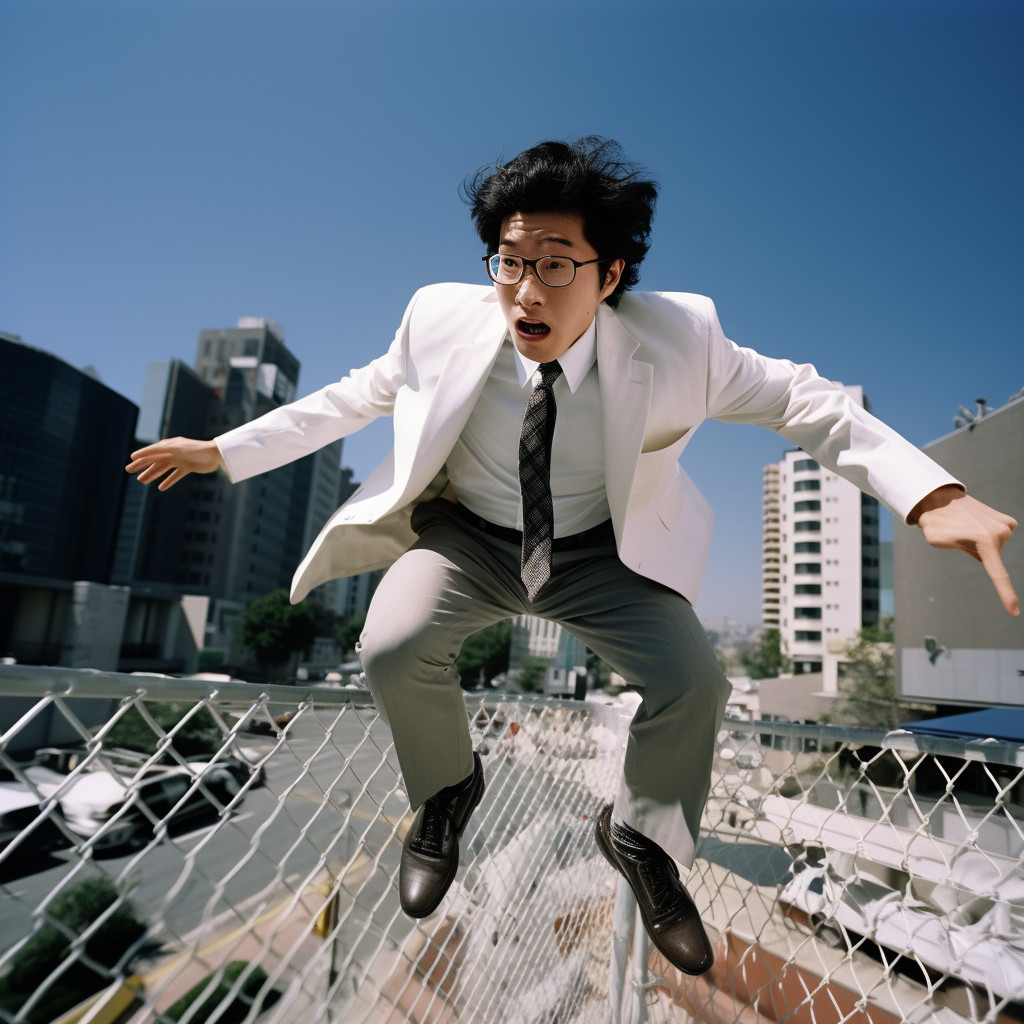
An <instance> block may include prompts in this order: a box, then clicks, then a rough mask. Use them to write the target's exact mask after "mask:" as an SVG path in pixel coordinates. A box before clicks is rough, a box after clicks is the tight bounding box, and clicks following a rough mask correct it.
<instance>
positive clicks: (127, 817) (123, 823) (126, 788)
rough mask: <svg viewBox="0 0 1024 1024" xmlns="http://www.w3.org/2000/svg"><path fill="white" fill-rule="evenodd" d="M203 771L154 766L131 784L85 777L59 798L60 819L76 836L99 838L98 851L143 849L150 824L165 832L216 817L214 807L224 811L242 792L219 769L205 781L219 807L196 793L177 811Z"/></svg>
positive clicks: (98, 775)
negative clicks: (166, 828) (161, 825)
mask: <svg viewBox="0 0 1024 1024" xmlns="http://www.w3.org/2000/svg"><path fill="white" fill-rule="evenodd" d="M205 767H206V765H204V764H196V765H194V766H190V767H189V768H188V769H186V768H183V767H180V766H176V767H172V768H167V767H161V766H156V767H153V768H151V769H149V771H147V772H146V774H145V775H144V776H143V777H142V779H141V780H139V781H137V782H135V783H134V784H130V782H129V780H128V779H127V778H122V777H121V776H118V775H114V774H112V773H111V772H108V771H102V770H101V771H91V772H86V773H85V774H83V775H82V776H81V778H79V779H77V780H76V781H75V782H74V783H73V784H72V786H71V787H70V788H69V789H68V791H67V792H66V793H65V794H64V795H63V796H62V797H61V798H60V807H61V811H63V813H64V820H65V821H66V822H67V823H68V826H69V827H70V828H71V830H72V831H74V832H77V833H78V835H80V836H84V837H85V838H91V837H92V836H95V835H97V834H99V835H98V838H97V840H96V842H95V844H94V849H96V850H111V849H117V848H121V847H131V846H141V845H143V844H144V843H146V842H147V841H148V840H149V839H150V838H151V837H152V835H153V831H154V828H155V823H154V820H155V821H166V823H167V825H168V826H169V827H172V828H177V827H179V826H181V825H184V824H188V823H190V822H194V821H201V820H206V819H209V818H212V817H216V815H217V814H218V813H219V812H220V809H221V808H220V807H218V806H217V803H219V804H220V805H221V806H224V805H226V804H228V803H229V802H230V801H231V799H232V798H233V797H234V796H235V795H236V794H237V793H238V791H239V789H240V788H241V786H240V785H239V782H238V779H237V778H236V777H235V775H234V774H233V773H232V772H231V771H230V770H229V769H228V768H226V767H224V766H222V765H217V766H215V767H214V768H213V769H212V770H211V771H209V772H207V773H206V774H205V775H204V776H203V785H204V787H205V789H206V790H207V792H208V793H209V794H210V796H211V797H212V798H213V800H214V801H216V802H217V803H214V802H212V801H211V800H210V799H209V798H208V797H207V795H206V794H205V793H204V792H203V790H202V789H201V788H196V790H195V791H194V792H193V793H192V794H191V795H190V796H189V797H188V799H187V800H186V801H185V803H184V804H182V805H181V806H180V807H177V806H176V805H177V804H178V803H179V801H180V800H181V798H182V797H183V796H184V795H185V793H186V792H187V791H188V789H189V787H190V786H191V785H192V783H193V782H194V780H195V776H196V774H198V773H199V772H200V771H202V769H203V768H205ZM125 805H129V806H128V809H127V810H125V811H124V813H123V814H121V815H120V817H118V818H117V820H116V822H113V824H108V823H110V822H111V819H112V818H114V817H115V816H116V815H118V813H119V812H120V811H122V809H123V808H124V807H125ZM143 808H145V809H143ZM175 808H176V809H175ZM172 810H173V813H172ZM146 811H149V812H150V813H149V814H147V813H146Z"/></svg>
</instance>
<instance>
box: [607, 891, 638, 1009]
mask: <svg viewBox="0 0 1024 1024" xmlns="http://www.w3.org/2000/svg"><path fill="white" fill-rule="evenodd" d="M636 916H637V914H636V897H635V896H634V895H633V890H632V889H631V888H630V887H629V883H628V882H627V881H626V880H625V878H623V877H622V876H621V875H620V876H619V880H618V884H617V885H616V887H615V920H614V924H613V926H612V958H611V959H612V962H611V969H610V970H609V972H608V1002H609V1004H610V1005H611V1016H610V1018H609V1019H610V1020H611V1024H622V992H623V989H624V988H625V987H626V970H627V969H628V967H629V946H630V942H631V941H632V938H633V930H634V921H635V919H636Z"/></svg>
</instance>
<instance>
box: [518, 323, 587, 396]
mask: <svg viewBox="0 0 1024 1024" xmlns="http://www.w3.org/2000/svg"><path fill="white" fill-rule="evenodd" d="M512 351H513V352H514V353H515V360H516V373H517V374H518V375H519V386H520V387H521V388H522V387H526V385H527V383H528V382H529V381H530V380H532V379H533V376H534V374H535V373H536V372H537V368H538V367H539V366H540V363H537V362H534V361H533V360H532V359H527V358H526V356H524V355H523V354H522V353H521V352H520V351H519V349H518V348H516V344H515V342H512ZM596 362H597V317H594V319H593V320H591V322H590V326H589V327H588V328H587V329H586V330H585V331H584V332H583V333H582V334H581V335H580V336H579V337H578V338H577V339H576V340H575V341H574V342H573V343H572V344H571V345H570V346H569V348H568V349H567V350H566V351H565V352H563V353H562V354H561V355H560V356H559V357H558V364H559V366H561V367H562V376H563V377H565V382H566V384H568V385H569V391H570V392H571V393H572V394H575V393H576V389H577V388H578V387H579V386H580V385H581V384H582V383H583V378H584V377H586V375H587V374H588V373H590V368H591V367H592V366H593V365H594V363H596Z"/></svg>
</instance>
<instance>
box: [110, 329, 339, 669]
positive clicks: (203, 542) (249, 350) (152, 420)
mask: <svg viewBox="0 0 1024 1024" xmlns="http://www.w3.org/2000/svg"><path fill="white" fill-rule="evenodd" d="M299 369H300V364H299V361H298V360H297V359H296V358H295V356H294V355H292V353H291V352H289V351H288V349H287V348H286V346H285V344H284V334H283V332H282V330H281V328H280V327H279V326H278V325H277V324H274V323H273V322H271V321H266V320H263V319H261V318H257V317H243V318H242V319H240V320H239V321H238V327H237V328H227V329H222V330H204V331H202V332H200V335H199V345H198V349H197V353H196V368H195V369H194V370H193V369H190V368H189V367H187V366H186V365H185V364H184V363H182V362H180V361H178V360H172V361H171V362H169V363H153V364H150V366H149V369H148V371H147V375H146V384H145V387H144V391H143V405H142V410H141V413H140V416H139V431H138V433H139V443H140V444H144V443H151V442H153V441H156V440H158V439H160V438H165V437H175V436H179V435H181V436H186V437H195V438H201V439H210V438H213V437H215V436H217V435H218V434H222V433H224V432H225V431H226V430H230V429H231V428H233V427H236V426H239V425H240V424H242V423H245V422H248V421H249V420H251V419H254V418H256V417H257V416H261V415H263V413H265V412H268V411H270V410H271V409H274V408H277V407H278V406H280V405H283V404H285V403H287V402H289V401H291V400H292V399H293V398H294V396H295V391H296V387H297V384H298V375H299ZM341 450H342V442H341V441H340V440H339V441H336V442H334V443H333V444H331V445H328V446H326V447H325V448H323V449H321V450H320V451H318V452H315V453H313V454H311V455H307V456H305V457H304V458H302V459H298V460H296V461H295V462H292V463H289V464H287V465H285V466H282V467H280V468H279V469H276V470H273V471H272V472H270V473H265V474H263V475H261V476H258V477H253V478H251V479H249V480H244V481H242V482H241V483H238V484H231V483H230V481H229V480H228V479H227V477H225V476H224V475H223V474H221V473H211V474H207V475H203V476H189V477H186V479H185V480H183V481H182V482H181V483H179V484H178V485H176V486H175V487H172V488H171V489H169V490H168V491H163V492H161V491H157V490H156V489H155V488H153V487H146V486H143V485H140V484H138V483H137V482H136V481H132V482H131V484H130V486H129V493H128V500H127V501H126V505H125V515H124V517H123V519H122V530H121V534H120V536H119V538H118V558H117V573H118V578H119V579H120V580H122V581H124V582H130V583H131V584H132V585H133V586H139V585H141V584H143V583H152V584H166V585H171V586H173V587H175V588H178V589H179V590H182V591H185V592H187V593H189V594H194V595H201V596H206V597H208V598H209V607H208V618H207V624H206V647H207V648H210V649H212V652H213V654H214V660H215V659H216V657H219V656H220V655H223V656H224V657H225V658H226V659H228V660H230V659H231V656H232V652H231V646H232V637H233V634H234V626H235V623H236V622H237V619H238V617H239V616H240V614H241V612H242V609H243V608H244V607H245V605H246V604H247V603H248V602H250V601H252V600H253V599H254V598H256V597H259V596H261V595H263V594H266V593H268V592H270V591H272V590H275V589H278V588H282V587H283V588H288V587H289V586H290V583H291V578H292V574H293V572H294V571H295V567H296V566H297V565H298V564H299V562H300V561H301V560H302V558H303V556H304V555H305V553H306V551H307V550H308V548H309V546H310V544H311V543H312V541H313V539H314V538H315V536H316V534H317V533H318V532H319V530H320V528H321V527H322V526H323V524H324V523H325V522H326V521H327V519H328V518H329V517H330V515H331V514H332V513H333V512H334V510H335V508H336V507H337V506H336V504H335V501H336V497H337V493H338V488H339V481H340V474H341V470H340V462H341ZM332 589H333V585H332V584H327V585H326V590H327V591H328V593H326V594H325V593H323V592H318V593H315V594H314V597H315V598H318V599H321V600H324V601H325V603H327V604H333V599H332V596H331V595H330V593H329V592H330V591H331V590H332ZM212 663H213V662H212V661H211V660H210V658H209V657H208V658H207V661H206V664H212Z"/></svg>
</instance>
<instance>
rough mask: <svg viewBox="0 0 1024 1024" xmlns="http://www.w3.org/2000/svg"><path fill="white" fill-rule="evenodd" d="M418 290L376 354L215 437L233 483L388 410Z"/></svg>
mask: <svg viewBox="0 0 1024 1024" xmlns="http://www.w3.org/2000/svg"><path fill="white" fill-rule="evenodd" d="M419 294H420V293H419V292H417V293H416V294H415V295H413V297H412V300H411V301H410V302H409V305H408V307H407V308H406V311H405V315H404V316H403V317H402V324H401V326H400V327H399V328H398V331H397V333H396V334H395V340H394V341H393V342H392V343H391V346H390V348H389V349H388V350H387V352H386V353H385V354H384V355H382V356H381V357H380V358H379V359H375V360H374V361H373V362H372V363H370V364H369V365H368V366H364V367H362V368H361V369H358V370H352V371H350V372H349V375H348V376H347V377H342V379H341V380H340V381H338V382H337V383H336V384H328V385H327V387H325V388H321V389H320V390H319V391H315V392H313V394H311V395H307V396H306V397H305V398H300V399H299V400H298V401H297V402H292V403H291V404H290V405H283V406H281V407H280V408H279V409H273V410H271V411H270V412H268V413H265V414H264V415H263V416H260V417H258V418H257V419H254V420H251V421H250V422H249V423H243V424H242V425H241V426H240V427H236V428H235V429H234V430H229V431H227V432H226V433H224V434H221V435H220V436H219V437H217V438H215V440H216V442H217V447H218V448H219V449H220V453H221V455H222V456H223V458H224V465H225V466H226V467H227V471H228V477H229V478H230V479H231V482H232V483H238V482H240V481H242V480H246V479H248V478H249V477H251V476H256V475H257V474H258V473H267V472H269V471H270V470H272V469H277V467H278V466H283V465H285V463H288V462H292V461H294V460H295V459H299V458H302V456H303V455H309V454H310V453H311V452H314V451H316V450H317V449H318V448H323V447H324V445H327V444H330V443H331V442H332V441H336V440H337V439H338V438H339V437H346V436H348V435H349V434H354V433H355V432H356V431H357V430H360V429H361V428H362V427H365V426H366V424H367V423H370V422H372V421H373V420H375V419H376V418H377V417H378V416H389V415H391V413H392V412H393V411H394V407H395V396H396V395H397V394H398V389H399V388H400V387H401V386H402V385H403V384H404V383H405V375H406V367H407V363H408V355H409V322H410V320H411V319H412V311H413V308H414V307H415V305H416V300H417V298H418V297H419Z"/></svg>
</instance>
